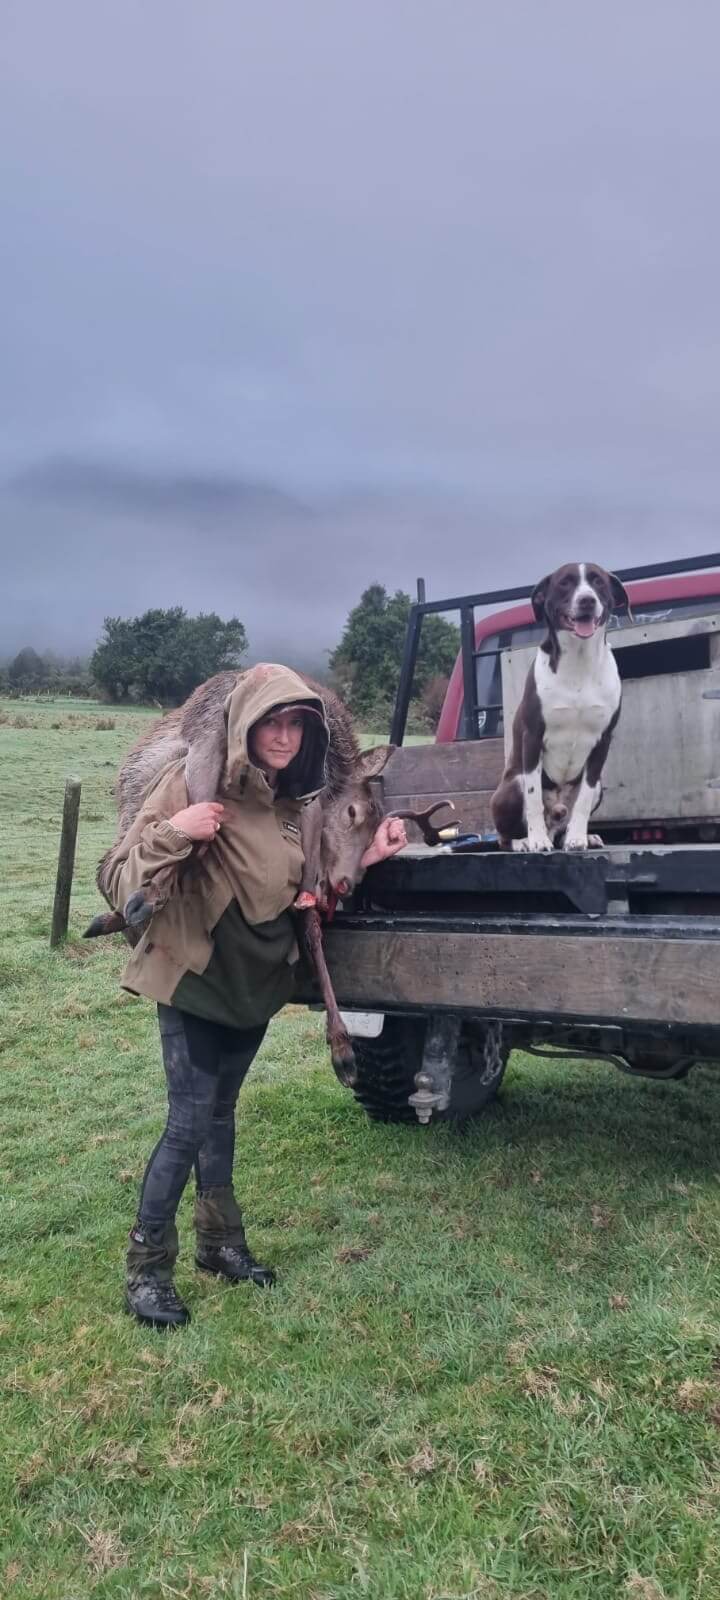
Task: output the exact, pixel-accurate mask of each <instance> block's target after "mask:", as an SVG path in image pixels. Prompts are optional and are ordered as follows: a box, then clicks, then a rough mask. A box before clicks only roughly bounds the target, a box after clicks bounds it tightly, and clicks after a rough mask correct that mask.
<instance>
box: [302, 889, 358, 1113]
mask: <svg viewBox="0 0 720 1600" xmlns="http://www.w3.org/2000/svg"><path fill="white" fill-rule="evenodd" d="M302 919H303V937H304V941H305V948H306V949H307V951H308V954H309V956H310V960H311V961H312V964H313V967H314V968H315V972H316V974H317V980H318V983H319V985H320V992H321V994H322V997H323V1005H324V1006H325V1011H326V1014H327V1031H326V1038H327V1042H328V1044H329V1046H330V1056H331V1060H332V1064H333V1068H334V1071H335V1075H336V1077H338V1078H339V1079H340V1082H341V1083H342V1084H344V1086H345V1088H346V1089H352V1087H353V1084H354V1083H355V1056H354V1054H353V1047H352V1045H351V1043H350V1036H349V1034H348V1031H347V1028H346V1027H345V1025H344V1023H343V1020H342V1017H341V1016H340V1012H339V1010H338V1003H337V1000H336V999H335V990H334V989H333V986H332V979H331V977H330V973H329V972H328V969H327V962H326V960H325V951H324V950H323V942H322V924H321V922H320V917H319V915H318V912H317V911H316V910H315V909H314V908H310V909H308V910H307V911H303V914H302Z"/></svg>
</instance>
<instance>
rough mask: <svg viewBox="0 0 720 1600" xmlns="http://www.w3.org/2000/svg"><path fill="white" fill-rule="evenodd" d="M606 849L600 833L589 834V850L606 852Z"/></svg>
mask: <svg viewBox="0 0 720 1600" xmlns="http://www.w3.org/2000/svg"><path fill="white" fill-rule="evenodd" d="M604 849H605V845H604V844H603V841H602V839H601V838H600V835H599V833H589V834H588V850H604Z"/></svg>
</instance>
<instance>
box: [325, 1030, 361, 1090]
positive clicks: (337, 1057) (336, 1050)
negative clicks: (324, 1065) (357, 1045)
mask: <svg viewBox="0 0 720 1600" xmlns="http://www.w3.org/2000/svg"><path fill="white" fill-rule="evenodd" d="M330 1059H331V1061H332V1064H333V1071H334V1073H335V1077H336V1078H337V1079H338V1080H339V1082H340V1083H341V1084H342V1086H343V1088H344V1089H353V1088H354V1087H355V1084H356V1082H357V1067H356V1064H355V1055H354V1052H353V1047H352V1045H351V1043H350V1040H349V1038H348V1037H347V1035H346V1036H345V1038H344V1039H332V1040H331V1041H330Z"/></svg>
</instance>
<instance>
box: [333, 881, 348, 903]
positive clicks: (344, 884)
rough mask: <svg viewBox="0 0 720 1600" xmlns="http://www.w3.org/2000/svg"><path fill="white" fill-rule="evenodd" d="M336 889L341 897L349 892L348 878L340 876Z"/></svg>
mask: <svg viewBox="0 0 720 1600" xmlns="http://www.w3.org/2000/svg"><path fill="white" fill-rule="evenodd" d="M334 889H335V893H336V894H339V895H340V898H341V899H342V897H343V895H344V894H349V893H350V884H349V883H348V880H347V878H340V879H339V881H338V882H337V883H336V884H335V885H334Z"/></svg>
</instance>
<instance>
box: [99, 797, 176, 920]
mask: <svg viewBox="0 0 720 1600" xmlns="http://www.w3.org/2000/svg"><path fill="white" fill-rule="evenodd" d="M187 803H188V800H187V789H186V787H185V781H184V777H183V775H182V771H180V770H178V769H177V768H173V769H171V771H170V772H169V773H168V774H167V776H166V777H165V778H162V779H161V780H160V782H159V783H158V784H156V786H155V788H154V789H153V790H152V791H151V793H150V795H149V796H148V798H147V800H146V801H145V804H144V806H143V807H142V810H141V811H140V812H139V813H138V815H137V817H136V818H135V821H134V823H133V825H132V827H131V828H130V829H129V830H128V832H127V833H126V834H125V837H124V839H121V840H120V843H119V844H118V845H117V846H116V849H115V850H114V852H113V856H112V860H111V862H110V864H109V866H108V869H107V873H106V877H105V883H106V889H107V893H108V895H109V898H110V900H111V901H112V904H113V905H114V906H115V908H116V910H118V911H121V910H122V909H123V907H124V905H125V903H126V901H127V900H128V899H129V897H130V895H131V894H134V893H135V891H136V890H137V889H147V888H148V887H149V885H150V884H152V885H153V891H154V893H153V899H155V898H156V896H157V904H156V909H159V906H160V905H161V904H163V905H164V904H165V902H166V901H167V900H168V899H169V896H170V895H171V894H172V892H173V890H174V888H175V886H176V884H177V878H178V868H179V867H180V864H181V862H183V861H185V860H186V859H187V857H188V856H189V855H190V854H191V852H192V848H193V841H192V839H188V837H187V835H186V834H184V833H180V831H179V830H178V829H177V828H174V827H173V825H172V823H171V822H170V821H169V818H170V817H171V816H173V815H174V813H175V812H176V811H181V810H182V809H183V807H184V806H186V805H187Z"/></svg>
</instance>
